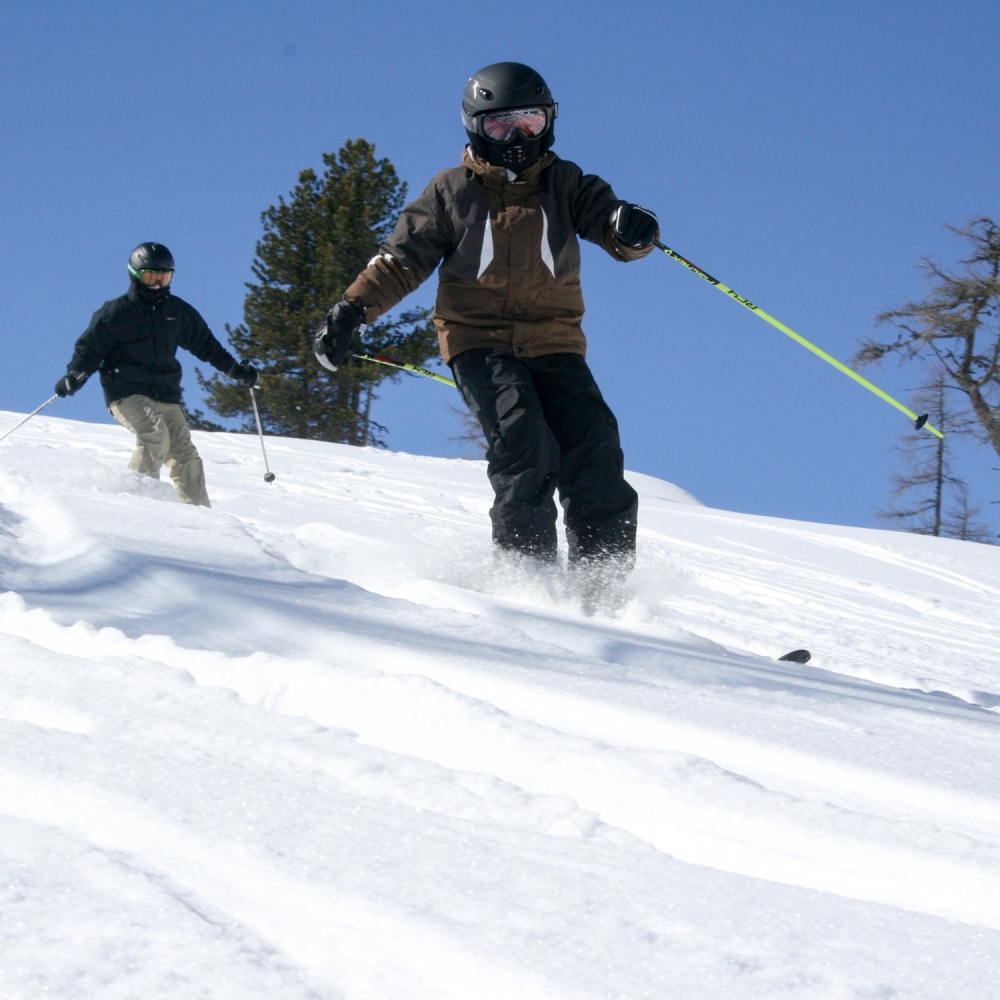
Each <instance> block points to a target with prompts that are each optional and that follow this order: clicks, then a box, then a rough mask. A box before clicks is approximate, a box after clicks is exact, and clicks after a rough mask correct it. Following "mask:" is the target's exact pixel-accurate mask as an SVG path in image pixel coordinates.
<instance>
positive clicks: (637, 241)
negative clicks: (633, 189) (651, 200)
mask: <svg viewBox="0 0 1000 1000" xmlns="http://www.w3.org/2000/svg"><path fill="white" fill-rule="evenodd" d="M612 219H613V220H614V224H615V238H616V239H617V240H618V242H619V243H622V244H624V245H625V246H627V247H631V248H632V249H633V250H644V249H645V248H646V247H650V246H652V245H653V243H654V242H655V241H656V240H657V239H658V238H659V236H660V224H659V222H658V221H657V219H656V216H655V215H653V213H652V212H651V211H650V210H649V209H648V208H643V207H642V205H630V204H629V203H628V202H622V204H621V205H619V206H618V207H617V208H616V209H615V214H614V215H613V216H612Z"/></svg>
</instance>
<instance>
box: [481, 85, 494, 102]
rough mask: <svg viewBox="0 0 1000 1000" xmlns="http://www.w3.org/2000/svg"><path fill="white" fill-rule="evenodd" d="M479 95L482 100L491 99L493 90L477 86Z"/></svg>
mask: <svg viewBox="0 0 1000 1000" xmlns="http://www.w3.org/2000/svg"><path fill="white" fill-rule="evenodd" d="M479 96H480V98H482V100H484V101H492V100H493V99H494V97H493V91H492V90H487V89H486V88H485V87H480V88H479Z"/></svg>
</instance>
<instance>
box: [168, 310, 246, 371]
mask: <svg viewBox="0 0 1000 1000" xmlns="http://www.w3.org/2000/svg"><path fill="white" fill-rule="evenodd" d="M182 305H183V306H184V307H185V308H184V310H183V320H182V323H181V334H180V336H179V337H178V338H177V342H178V343H179V344H180V346H181V347H183V348H184V349H185V350H186V351H190V352H191V353H192V354H193V355H194V356H195V357H196V358H197V359H198V360H199V361H204V362H205V363H206V364H209V365H211V366H212V367H213V368H214V369H215V370H216V371H220V372H222V374H223V375H230V374H232V371H233V369H234V368H235V367H236V365H237V361H236V358H234V357H233V356H232V354H230V353H229V351H227V350H226V348H225V347H223V346H222V344H220V343H219V341H218V339H217V338H216V336H215V334H214V333H212V331H211V330H210V329H209V328H208V324H207V323H206V322H205V320H204V319H203V318H202V315H201V313H199V312H198V310H197V309H195V308H194V306H191V305H189V304H188V303H182Z"/></svg>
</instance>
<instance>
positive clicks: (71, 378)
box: [56, 372, 90, 399]
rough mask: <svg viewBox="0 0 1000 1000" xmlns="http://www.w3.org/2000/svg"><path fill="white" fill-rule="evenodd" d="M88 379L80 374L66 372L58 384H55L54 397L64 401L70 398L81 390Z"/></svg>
mask: <svg viewBox="0 0 1000 1000" xmlns="http://www.w3.org/2000/svg"><path fill="white" fill-rule="evenodd" d="M88 378H90V376H89V375H84V374H83V373H82V372H67V373H66V374H65V375H63V377H62V378H61V379H59V381H58V382H56V395H57V396H61V397H62V398H63V399H65V398H66V397H67V396H72V395H73V393H74V392H76V391H77V390H78V389H82V388H83V385H84V383H85V382H86V381H87V379H88Z"/></svg>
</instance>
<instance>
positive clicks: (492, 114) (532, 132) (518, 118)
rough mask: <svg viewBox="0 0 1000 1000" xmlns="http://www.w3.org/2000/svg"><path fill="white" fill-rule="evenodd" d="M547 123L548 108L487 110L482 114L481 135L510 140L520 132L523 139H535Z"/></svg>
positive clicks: (496, 140)
mask: <svg viewBox="0 0 1000 1000" xmlns="http://www.w3.org/2000/svg"><path fill="white" fill-rule="evenodd" d="M548 125H549V112H548V108H542V107H539V108H512V109H511V110H509V111H489V112H487V113H486V114H485V115H483V116H482V123H481V127H482V130H483V135H484V136H486V138H487V139H492V140H493V142H510V140H511V139H513V138H514V135H515V133H517V132H520V133H521V135H523V136H524V138H525V139H535V138H537V137H538V136H540V135H541V134H542V133H543V132H544V131H545V130H546V128H548Z"/></svg>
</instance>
